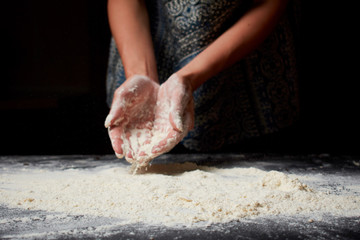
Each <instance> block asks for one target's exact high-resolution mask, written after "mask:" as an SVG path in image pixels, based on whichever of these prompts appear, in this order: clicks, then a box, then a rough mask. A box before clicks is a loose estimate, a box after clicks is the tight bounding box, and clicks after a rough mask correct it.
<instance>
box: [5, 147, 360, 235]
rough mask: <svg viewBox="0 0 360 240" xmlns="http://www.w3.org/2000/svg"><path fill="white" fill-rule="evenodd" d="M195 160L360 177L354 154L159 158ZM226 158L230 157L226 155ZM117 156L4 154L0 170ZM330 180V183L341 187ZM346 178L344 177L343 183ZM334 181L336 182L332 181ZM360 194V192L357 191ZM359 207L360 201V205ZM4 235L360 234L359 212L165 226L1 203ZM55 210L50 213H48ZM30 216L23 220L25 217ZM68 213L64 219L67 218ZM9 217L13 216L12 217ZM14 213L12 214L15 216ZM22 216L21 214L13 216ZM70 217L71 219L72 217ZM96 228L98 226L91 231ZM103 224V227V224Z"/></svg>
mask: <svg viewBox="0 0 360 240" xmlns="http://www.w3.org/2000/svg"><path fill="white" fill-rule="evenodd" d="M185 159H186V161H191V162H195V163H197V164H199V165H211V166H219V167H224V166H225V167H226V166H238V167H258V168H260V169H263V170H277V171H281V172H286V173H296V174H301V173H305V172H306V173H309V172H310V173H314V174H318V173H321V174H325V175H326V174H331V175H333V174H335V175H336V174H337V175H342V176H348V178H347V179H348V181H352V182H353V181H357V180H360V167H359V163H360V161H359V158H358V157H354V156H331V155H329V154H313V155H306V156H304V155H302V156H295V155H286V156H284V155H271V154H213V155H210V154H209V155H207V154H197V155H193V154H173V155H170V154H165V155H163V156H160V157H159V158H157V159H155V160H154V161H155V162H157V163H167V162H170V161H171V162H183V161H184V160H185ZM224 159H226V161H224ZM117 161H122V160H117V159H115V158H114V156H110V155H106V156H92V155H91V156H90V155H71V156H2V157H0V174H1V173H4V172H5V171H8V169H10V168H12V169H16V168H21V167H24V166H25V167H28V166H29V167H40V168H56V169H69V168H94V167H97V166H103V165H106V164H114V163H116V162H117ZM340 184H344V183H337V182H336V181H335V182H332V183H329V187H334V188H336V187H339V185H340ZM345 184H346V183H345ZM330 185H333V186H330ZM359 195H360V193H359ZM359 207H360V206H359ZM0 213H1V214H0V223H1V224H0V238H1V239H19V238H21V239H24V238H25V239H26V238H28V239H35V238H36V239H48V238H51V239H81V238H86V239H98V238H101V239H194V238H195V239H207V240H211V239H294V238H300V239H314V238H316V239H359V238H360V216H359V217H341V216H326V217H324V218H322V221H309V218H308V217H306V216H268V217H258V218H256V219H244V220H241V221H237V222H230V223H226V224H214V225H211V226H208V227H204V228H186V227H184V228H169V227H162V226H148V225H144V224H140V223H139V224H135V225H117V226H116V225H112V223H113V221H114V219H111V218H105V217H85V216H81V215H80V216H64V215H63V214H60V213H59V214H57V213H49V212H46V211H38V210H36V211H35V210H24V209H14V208H8V207H6V206H1V205H0ZM49 216H51V217H49ZM24 218H27V219H30V220H29V221H21V219H24ZM65 218H66V221H64V220H65ZM9 219H10V220H9ZM11 219H12V220H11ZM14 219H20V220H17V221H16V220H14ZM69 219H70V221H69ZM91 229H93V230H94V229H97V231H91ZM101 229H102V230H101Z"/></svg>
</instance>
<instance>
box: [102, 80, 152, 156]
mask: <svg viewBox="0 0 360 240" xmlns="http://www.w3.org/2000/svg"><path fill="white" fill-rule="evenodd" d="M158 89H159V84H158V83H156V82H154V81H153V80H151V79H150V78H148V77H145V76H140V75H135V76H133V77H131V78H129V79H127V80H126V81H125V82H124V83H123V84H122V85H121V86H120V87H119V88H118V89H117V90H116V91H115V93H114V98H113V102H112V105H111V109H110V113H109V115H108V116H107V118H106V121H105V127H107V128H108V130H109V136H110V139H111V143H112V147H113V149H114V151H115V153H116V155H117V157H119V158H121V157H123V155H125V157H126V159H127V160H128V161H130V162H131V161H132V160H134V159H135V160H136V159H137V158H138V156H141V155H144V153H142V152H141V151H142V146H143V145H146V144H147V142H149V141H150V138H151V137H152V133H151V131H152V128H153V122H154V117H155V115H154V112H155V107H156V100H157V94H158ZM140 139H142V141H139V140H140Z"/></svg>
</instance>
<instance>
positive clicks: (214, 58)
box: [176, 0, 287, 90]
mask: <svg viewBox="0 0 360 240" xmlns="http://www.w3.org/2000/svg"><path fill="white" fill-rule="evenodd" d="M286 4H287V0H255V1H254V6H253V7H252V8H251V9H250V10H249V11H248V12H247V13H246V14H245V15H244V16H243V17H241V18H240V19H239V20H238V21H237V22H236V23H235V24H234V25H233V26H232V27H231V28H230V29H228V30H227V31H226V32H224V33H223V34H222V35H221V36H220V37H219V38H218V39H216V40H215V41H214V42H213V43H212V44H210V45H209V46H208V47H207V48H206V49H205V50H204V51H202V52H201V53H200V54H199V55H198V56H196V57H195V58H194V59H193V60H192V61H191V62H189V63H188V64H187V65H186V66H184V67H183V68H182V69H180V70H179V71H178V72H177V73H176V74H177V75H178V76H179V78H180V79H183V80H184V81H188V82H190V84H191V86H192V90H196V89H197V88H198V87H199V86H200V85H201V84H203V83H204V82H205V81H206V80H207V79H209V78H211V77H213V76H215V75H216V74H218V73H219V72H221V71H222V70H224V69H226V68H227V67H229V66H231V65H232V64H234V63H235V62H237V61H239V60H240V59H242V58H243V57H244V56H246V55H247V54H248V53H250V52H251V51H252V50H254V49H255V48H256V47H257V46H259V45H260V43H262V42H263V41H264V40H265V38H266V37H267V36H268V35H269V34H270V33H271V31H272V30H273V28H274V27H275V25H276V23H277V22H278V20H279V18H280V17H281V15H282V13H283V12H284V10H285V8H286Z"/></svg>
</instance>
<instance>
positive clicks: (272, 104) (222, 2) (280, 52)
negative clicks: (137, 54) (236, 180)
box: [107, 0, 299, 151]
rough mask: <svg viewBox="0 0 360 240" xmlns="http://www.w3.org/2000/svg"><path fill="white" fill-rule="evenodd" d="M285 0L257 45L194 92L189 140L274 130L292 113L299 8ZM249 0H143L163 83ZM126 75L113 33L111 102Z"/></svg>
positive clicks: (295, 109)
mask: <svg viewBox="0 0 360 240" xmlns="http://www.w3.org/2000/svg"><path fill="white" fill-rule="evenodd" d="M290 2H291V4H290V5H289V6H288V9H287V13H286V14H285V16H284V17H283V18H282V20H281V21H280V23H279V24H278V25H277V27H276V29H275V30H274V31H273V33H272V34H271V35H270V36H269V37H268V38H267V39H266V40H265V42H264V43H263V44H262V45H261V46H260V47H259V48H258V49H257V50H255V51H253V52H252V53H251V54H250V55H248V56H247V57H246V58H244V59H242V60H241V61H239V62H237V63H236V64H234V65H233V66H232V67H230V68H228V69H226V70H225V71H223V72H221V73H220V74H218V75H217V76H215V77H213V78H211V79H209V80H208V81H206V82H205V83H204V84H203V85H202V86H201V87H199V88H198V89H197V90H196V91H195V92H194V100H195V128H194V129H193V130H192V131H190V132H189V134H188V135H187V136H186V137H185V138H184V139H183V141H182V142H181V143H182V144H183V145H184V146H185V147H186V148H188V149H191V150H196V151H212V150H217V149H220V148H221V147H224V146H227V145H230V144H236V143H238V142H239V141H241V140H244V139H247V138H251V137H256V136H261V135H264V134H268V133H273V132H276V131H278V130H279V129H281V128H284V127H288V126H290V125H292V124H293V123H294V122H295V121H296V119H297V118H298V113H299V104H298V85H297V78H298V73H297V66H296V65H297V63H296V57H295V53H296V52H295V48H294V45H295V44H294V40H295V37H294V34H296V30H297V29H296V9H297V8H296V6H295V4H294V1H290ZM250 4H251V1H249V0H240V1H239V0H234V1H226V0H209V1H205V0H188V1H185V0H161V1H160V0H158V1H155V0H154V1H147V7H148V11H149V15H150V25H151V33H152V37H153V42H154V49H155V55H156V60H157V66H158V74H159V81H160V83H162V82H164V81H166V79H167V78H168V77H169V76H170V75H171V74H172V73H174V72H176V71H177V70H179V69H180V68H182V67H183V66H184V65H185V64H187V63H188V62H189V61H190V60H192V59H193V58H194V57H195V56H196V55H197V54H199V53H200V52H201V51H202V50H203V49H204V48H205V47H206V46H207V45H209V44H210V43H211V42H213V41H214V40H215V39H216V38H217V37H219V36H220V35H221V34H222V33H223V32H224V31H226V30H227V29H228V28H229V27H230V26H232V25H233V24H234V23H235V22H236V21H237V20H238V19H239V18H240V17H241V16H242V15H243V14H244V13H245V12H246V11H247V10H248V9H249V6H250ZM124 81H125V75H124V69H123V66H122V63H121V59H120V56H119V53H118V51H117V49H116V45H115V42H114V40H113V39H112V40H111V44H110V55H109V63H108V73H107V96H108V98H107V102H108V104H109V106H110V104H111V101H112V96H113V93H114V91H115V89H116V88H117V87H119V86H120V85H121V84H122V83H123V82H124Z"/></svg>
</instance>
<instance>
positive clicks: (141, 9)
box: [108, 0, 158, 81]
mask: <svg viewBox="0 0 360 240" xmlns="http://www.w3.org/2000/svg"><path fill="white" fill-rule="evenodd" d="M108 17H109V24H110V29H111V32H112V35H113V37H114V39H115V42H116V46H117V48H118V50H119V54H120V56H121V60H122V62H123V65H124V70H125V75H126V78H127V79H128V78H131V77H132V76H134V75H143V76H148V77H149V78H150V79H152V80H155V81H158V80H157V79H158V75H157V69H156V60H155V55H154V49H153V43H152V39H151V34H150V27H149V17H148V13H147V9H146V6H145V2H144V1H143V0H130V1H129V0H109V1H108Z"/></svg>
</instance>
